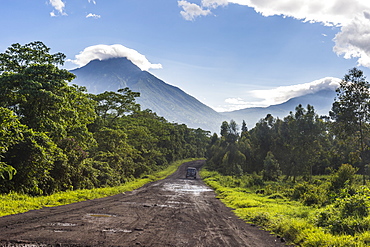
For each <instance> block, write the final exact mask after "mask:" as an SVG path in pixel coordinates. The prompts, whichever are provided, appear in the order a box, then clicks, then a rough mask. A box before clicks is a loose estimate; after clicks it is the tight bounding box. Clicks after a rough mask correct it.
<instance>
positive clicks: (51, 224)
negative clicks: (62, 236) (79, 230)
mask: <svg viewBox="0 0 370 247" xmlns="http://www.w3.org/2000/svg"><path fill="white" fill-rule="evenodd" d="M76 225H77V224H73V223H62V222H56V223H49V224H48V226H65V227H67V226H76Z"/></svg>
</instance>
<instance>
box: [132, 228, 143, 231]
mask: <svg viewBox="0 0 370 247" xmlns="http://www.w3.org/2000/svg"><path fill="white" fill-rule="evenodd" d="M134 230H135V231H139V232H142V231H144V229H143V228H135V229H134Z"/></svg>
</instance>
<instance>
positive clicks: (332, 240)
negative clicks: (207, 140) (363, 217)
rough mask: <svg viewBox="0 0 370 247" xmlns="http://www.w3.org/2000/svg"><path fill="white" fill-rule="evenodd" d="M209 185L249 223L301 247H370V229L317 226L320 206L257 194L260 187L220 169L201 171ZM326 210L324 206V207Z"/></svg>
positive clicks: (277, 195)
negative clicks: (339, 231) (345, 231)
mask: <svg viewBox="0 0 370 247" xmlns="http://www.w3.org/2000/svg"><path fill="white" fill-rule="evenodd" d="M201 176H202V177H203V179H204V181H205V183H206V184H208V185H209V186H210V187H212V188H214V189H215V191H216V193H217V195H218V198H219V199H220V200H221V201H222V202H223V203H224V204H225V205H226V206H228V207H230V208H233V209H235V210H233V211H234V213H235V214H236V215H237V216H238V217H240V218H241V219H243V220H244V221H246V222H248V223H253V224H256V225H258V226H260V227H262V228H263V229H265V230H268V231H270V232H272V233H274V234H276V235H279V236H282V237H284V238H285V239H286V240H288V241H289V242H291V243H294V244H296V245H298V246H309V247H311V246H312V247H320V246H322V247H324V246H325V247H327V246H332V247H334V246H335V247H342V246H343V247H344V246H346V247H351V246H356V247H362V246H370V231H364V232H361V233H358V234H355V235H354V236H352V235H333V234H331V233H329V232H328V231H327V230H325V229H323V228H320V227H317V226H315V220H316V217H317V214H318V212H319V210H320V209H319V208H317V207H310V206H304V205H303V204H302V203H300V202H298V201H293V200H290V199H288V198H285V197H284V196H283V195H281V194H278V193H277V194H272V195H266V194H256V191H257V188H251V187H245V186H240V187H239V186H235V185H237V184H239V185H241V184H243V181H238V180H239V179H237V178H234V181H232V180H233V178H232V177H230V176H221V175H220V174H218V173H217V172H210V171H207V170H204V169H203V170H202V171H201ZM321 210H322V209H321Z"/></svg>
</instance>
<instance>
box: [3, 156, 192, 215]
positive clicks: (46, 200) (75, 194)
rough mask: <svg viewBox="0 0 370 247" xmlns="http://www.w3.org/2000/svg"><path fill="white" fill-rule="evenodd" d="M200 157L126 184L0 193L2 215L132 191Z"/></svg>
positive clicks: (179, 162)
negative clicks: (45, 193)
mask: <svg viewBox="0 0 370 247" xmlns="http://www.w3.org/2000/svg"><path fill="white" fill-rule="evenodd" d="M193 160H199V159H186V160H180V161H176V162H174V163H172V164H171V165H170V166H168V167H167V168H166V169H165V170H162V171H159V172H156V173H154V174H151V175H148V176H144V177H143V178H140V179H135V180H134V181H131V182H128V183H126V184H124V185H121V186H117V187H108V188H98V189H91V190H74V191H67V192H59V193H55V194H53V195H50V196H37V197H32V196H28V195H22V194H18V193H10V194H7V195H0V217H1V216H5V215H11V214H18V213H24V212H27V211H29V210H35V209H40V208H43V207H54V206H60V205H65V204H70V203H74V202H80V201H85V200H92V199H96V198H102V197H106V196H111V195H116V194H119V193H123V192H126V191H132V190H135V189H137V188H140V187H142V186H143V185H145V184H147V183H150V182H154V181H157V180H161V179H164V178H166V177H167V176H169V175H171V174H172V173H174V172H175V171H176V170H177V168H178V167H179V166H180V165H181V164H183V163H185V162H189V161H193Z"/></svg>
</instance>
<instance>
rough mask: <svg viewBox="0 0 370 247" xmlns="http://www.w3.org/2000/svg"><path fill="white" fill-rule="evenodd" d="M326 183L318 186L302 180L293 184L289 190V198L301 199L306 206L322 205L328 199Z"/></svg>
mask: <svg viewBox="0 0 370 247" xmlns="http://www.w3.org/2000/svg"><path fill="white" fill-rule="evenodd" d="M325 186H326V185H325V184H322V185H320V186H317V185H314V184H311V183H308V182H303V183H300V184H297V185H296V186H294V188H293V189H292V190H290V191H289V192H290V198H292V199H293V200H297V201H301V202H302V203H303V205H306V206H313V205H317V206H322V205H324V204H325V203H326V202H327V201H328V195H327V190H326V187H325Z"/></svg>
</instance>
